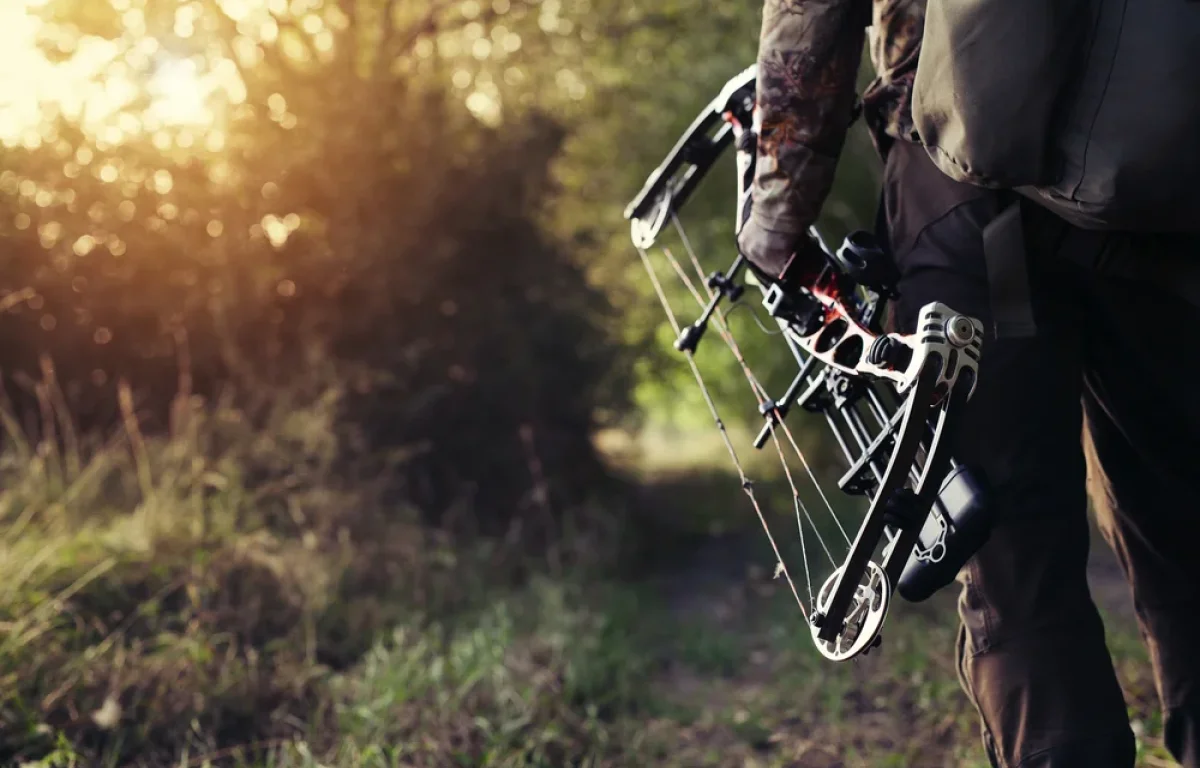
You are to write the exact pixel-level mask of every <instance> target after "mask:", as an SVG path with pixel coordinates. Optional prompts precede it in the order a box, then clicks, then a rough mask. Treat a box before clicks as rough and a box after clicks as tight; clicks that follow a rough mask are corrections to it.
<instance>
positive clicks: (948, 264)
mask: <svg viewBox="0 0 1200 768" xmlns="http://www.w3.org/2000/svg"><path fill="white" fill-rule="evenodd" d="M884 198H885V203H886V205H885V210H886V215H887V220H888V221H887V223H888V228H889V231H890V233H891V235H892V237H891V242H892V246H893V251H894V254H895V257H896V260H897V263H898V264H899V266H900V269H901V273H902V281H901V292H902V297H901V300H900V301H899V302H898V307H897V318H896V319H897V322H898V323H899V324H900V325H901V326H902V327H903V328H904V329H905V330H910V329H911V328H912V325H913V324H914V323H915V315H916V312H917V310H918V309H919V308H920V307H921V306H922V305H923V304H925V303H926V302H928V301H933V300H937V301H942V302H945V303H946V304H948V305H950V306H951V307H953V308H954V309H956V310H958V311H960V312H965V313H967V314H971V315H975V316H977V317H980V318H981V319H982V320H983V321H984V324H985V326H987V327H989V328H990V327H991V322H990V320H991V308H992V303H991V301H990V297H989V291H988V271H987V268H986V266H985V262H984V256H983V236H982V231H983V227H985V226H986V225H987V224H988V223H989V222H990V221H991V220H993V218H994V217H995V216H996V214H997V213H998V211H999V210H1001V209H1002V207H1003V205H1004V202H1005V201H1003V200H1002V199H1001V198H1000V197H999V196H997V195H995V194H993V193H990V192H986V191H983V190H979V189H975V188H970V187H966V186H965V185H958V184H956V183H954V182H952V181H951V180H949V179H947V178H946V177H944V176H942V175H941V174H940V173H938V172H937V170H936V169H935V168H934V167H933V165H932V164H931V163H929V161H928V160H927V159H926V158H925V155H924V153H923V151H921V150H919V149H917V148H913V147H910V146H908V145H899V146H898V147H897V148H896V149H895V150H893V152H892V153H891V155H890V157H889V161H888V164H887V170H886V173H885V194H884ZM1022 208H1023V210H1022V217H1023V220H1024V225H1025V233H1024V239H1025V243H1026V248H1027V252H1028V258H1027V260H1026V264H1027V268H1028V285H1029V288H1030V291H1031V293H1030V305H1031V307H1032V312H1033V319H1034V321H1035V322H1036V333H1035V334H1033V335H1027V336H1020V337H1016V338H995V335H994V334H993V333H991V332H990V331H989V337H988V338H987V339H986V340H985V343H984V347H983V361H982V365H981V370H980V381H979V385H978V388H977V390H976V394H975V396H974V398H973V399H972V401H971V403H970V406H969V408H968V414H967V418H966V420H965V423H964V425H963V426H964V429H963V431H962V433H961V434H960V435H958V436H957V440H958V448H957V450H958V455H959V457H960V458H961V459H962V460H964V461H966V462H968V463H970V464H973V465H974V466H976V467H977V468H978V469H980V470H981V471H982V473H983V474H984V476H985V477H986V478H987V480H988V481H989V482H990V484H991V485H992V487H993V497H994V498H993V501H994V503H995V504H996V510H997V525H996V528H995V530H994V532H993V533H992V536H991V538H990V540H989V542H988V543H987V544H986V545H985V546H984V548H983V549H982V550H981V551H980V552H979V553H978V554H977V555H976V556H975V557H974V558H973V559H972V560H971V561H970V562H969V563H968V564H967V566H966V567H965V568H964V569H963V571H962V573H961V574H960V576H959V581H960V582H961V583H962V585H963V586H962V592H961V596H960V598H959V613H960V617H961V619H962V627H961V630H960V632H959V641H958V649H957V650H958V666H959V670H960V676H961V680H962V684H963V687H964V690H965V691H966V692H967V694H968V696H969V698H970V699H971V701H972V702H973V703H974V704H975V706H976V708H977V709H978V710H979V714H980V719H981V722H982V731H983V740H984V744H985V746H986V748H987V750H988V752H989V756H990V758H991V761H992V763H993V765H996V766H1005V767H1012V768H1016V767H1017V766H1020V768H1034V767H1035V766H1037V767H1038V768H1041V767H1043V766H1054V767H1056V768H1061V767H1063V766H1083V767H1086V768H1107V767H1108V766H1120V767H1121V768H1127V767H1128V766H1132V765H1133V763H1134V737H1133V734H1132V732H1131V730H1130V725H1129V721H1128V718H1127V710H1126V706H1125V703H1124V699H1123V697H1122V693H1121V690H1120V688H1119V686H1118V684H1117V680H1116V676H1115V674H1114V671H1113V664H1112V661H1111V659H1110V657H1109V654H1108V650H1107V647H1106V645H1105V639H1104V628H1103V626H1102V624H1101V620H1100V616H1099V614H1098V612H1097V610H1096V607H1095V605H1094V604H1093V602H1092V599H1091V595H1090V593H1089V590H1088V583H1087V578H1086V566H1087V559H1088V546H1089V539H1090V536H1089V526H1088V520H1087V493H1088V490H1089V489H1090V491H1091V494H1092V499H1093V503H1094V507H1095V510H1096V512H1097V515H1098V519H1099V523H1100V527H1101V529H1102V530H1103V532H1104V535H1105V537H1106V538H1107V539H1108V541H1109V542H1110V544H1111V545H1112V547H1113V549H1114V551H1115V552H1116V553H1117V555H1118V558H1119V560H1120V562H1121V564H1122V566H1123V567H1124V570H1125V573H1126V575H1127V577H1128V579H1129V581H1130V584H1131V585H1132V589H1133V595H1134V601H1135V605H1136V609H1137V614H1138V619H1139V621H1140V625H1141V631H1142V635H1143V638H1144V639H1145V641H1146V643H1147V644H1148V646H1149V648H1150V655H1151V659H1152V661H1153V665H1154V674H1155V679H1156V682H1157V684H1158V690H1159V694H1160V698H1161V701H1162V707H1163V714H1164V727H1165V739H1166V743H1167V746H1168V748H1169V749H1170V750H1171V752H1172V753H1173V754H1174V755H1175V757H1176V758H1177V759H1178V760H1179V761H1180V762H1182V763H1183V764H1184V765H1185V766H1188V767H1189V768H1200V552H1197V550H1196V547H1197V544H1198V543H1200V502H1198V501H1197V491H1198V489H1200V309H1198V308H1197V306H1196V305H1195V304H1194V303H1191V302H1188V301H1185V300H1183V299H1181V298H1178V297H1176V296H1173V295H1171V293H1170V291H1169V290H1168V289H1167V288H1165V287H1164V286H1162V285H1155V284H1151V283H1149V282H1147V281H1146V280H1145V279H1141V278H1137V277H1133V278H1130V277H1119V276H1116V275H1115V274H1114V273H1116V274H1125V273H1130V272H1132V271H1137V270H1132V269H1130V265H1137V264H1139V263H1140V264H1143V265H1144V264H1149V263H1150V260H1154V259H1159V258H1167V256H1164V255H1163V254H1177V255H1182V259H1183V261H1182V262H1181V263H1182V266H1181V267H1180V268H1181V269H1188V268H1190V269H1191V270H1192V271H1193V272H1196V271H1197V270H1200V247H1197V243H1196V241H1195V240H1192V241H1186V240H1181V239H1170V238H1147V237H1132V236H1123V235H1102V234H1096V233H1087V232H1083V231H1080V230H1076V229H1074V228H1072V227H1070V226H1069V225H1066V224H1065V223H1064V222H1062V221H1061V220H1060V219H1058V218H1056V217H1054V216H1052V215H1050V214H1048V213H1046V212H1044V211H1042V210H1041V209H1039V208H1037V207H1036V206H1033V205H1030V204H1026V205H1024V206H1022ZM1189 259H1190V264H1191V266H1190V267H1189ZM1156 263H1158V262H1156ZM1188 279H1195V277H1194V276H1192V277H1190V278H1188ZM1181 282H1182V281H1181ZM1081 403H1082V407H1081ZM1085 424H1086V428H1085ZM1081 435H1083V439H1082V440H1081ZM1193 483H1196V485H1193Z"/></svg>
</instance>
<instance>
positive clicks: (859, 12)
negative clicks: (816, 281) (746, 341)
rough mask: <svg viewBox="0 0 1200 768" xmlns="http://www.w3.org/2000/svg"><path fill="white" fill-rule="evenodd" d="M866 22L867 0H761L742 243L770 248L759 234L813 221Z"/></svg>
mask: <svg viewBox="0 0 1200 768" xmlns="http://www.w3.org/2000/svg"><path fill="white" fill-rule="evenodd" d="M869 23H870V0H766V7H765V9H764V13H763V25H762V35H761V37H760V40H759V53H758V108H759V113H760V115H759V116H760V119H761V121H762V124H761V128H760V135H759V143H758V162H757V170H756V174H755V179H754V189H753V197H754V204H753V207H752V212H751V221H750V222H749V223H748V226H747V229H748V230H750V231H747V232H745V233H744V239H743V246H750V249H751V250H760V251H770V250H772V249H775V250H778V248H779V247H780V246H778V245H777V244H776V245H772V244H770V243H768V242H767V241H776V242H777V243H778V242H783V241H789V240H790V241H791V244H794V242H795V238H796V237H798V236H799V235H801V234H802V233H803V232H804V231H805V230H806V229H807V228H808V226H809V225H811V224H812V223H813V222H815V221H816V219H817V215H818V214H819V213H820V210H821V205H822V204H823V203H824V202H825V198H826V197H827V196H828V195H829V190H830V187H831V186H832V185H833V177H834V171H835V170H836V167H837V161H838V155H839V154H840V153H841V151H842V146H843V145H844V143H845V139H846V132H847V130H848V128H849V126H850V122H851V113H852V110H853V107H854V101H855V96H856V93H855V80H856V77H857V74H858V66H859V62H860V60H861V58H862V52H863V41H864V38H865V36H866V27H867V25H868V24H869ZM746 239H749V240H750V242H747V241H746ZM755 240H758V241H759V242H757V243H755V242H753V241H755ZM748 255H752V254H748ZM771 260H772V261H774V259H771ZM764 266H765V265H764Z"/></svg>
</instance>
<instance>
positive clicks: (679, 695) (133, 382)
mask: <svg viewBox="0 0 1200 768" xmlns="http://www.w3.org/2000/svg"><path fill="white" fill-rule="evenodd" d="M760 19H761V7H760V4H757V3H755V2H735V1H734V0H0V383H2V387H0V395H2V397H0V422H2V423H0V427H2V430H3V446H2V450H0V764H4V765H10V764H13V765H18V764H24V765H42V766H66V765H80V766H92V765H105V766H108V765H112V766H123V765H138V766H143V765H144V766H175V765H270V766H285V765H286V766H291V765H296V766H299V765H305V766H317V765H338V766H341V765H347V766H359V765H362V766H368V765H371V766H373V765H379V766H393V765H396V766H400V765H404V766H476V765H478V766H485V765H486V766H518V765H520V766H531V765H536V766H550V767H553V768H558V767H559V766H568V765H569V766H583V765H587V766H647V765H680V766H699V765H714V766H717V765H719V766H785V765H787V766H792V765H798V766H840V765H892V766H906V765H921V766H937V765H983V764H984V763H983V762H982V757H981V752H980V750H979V749H978V747H977V743H976V742H977V737H976V730H975V725H974V723H973V719H972V718H971V716H970V715H969V713H967V712H966V711H965V703H966V700H965V699H964V698H961V696H960V694H959V692H958V688H957V683H956V681H955V676H954V672H953V662H952V648H953V632H954V617H953V599H954V595H952V594H946V595H939V596H938V597H937V598H936V599H935V600H933V601H931V603H929V604H927V605H922V606H908V605H901V606H899V607H898V610H896V611H894V614H893V616H892V618H891V620H890V622H889V632H887V633H886V634H887V635H888V637H887V638H886V639H885V644H884V648H883V653H881V654H872V656H871V657H869V658H868V659H866V660H864V661H862V662H860V663H856V664H854V665H848V666H835V665H832V664H830V663H829V662H825V661H823V660H820V659H819V657H818V656H817V654H816V651H815V650H814V649H813V648H812V644H811V640H810V637H809V633H808V630H807V628H806V627H805V625H804V624H803V622H802V619H801V617H800V616H799V614H798V612H797V610H796V608H795V605H794V603H792V602H790V601H791V596H790V592H788V591H787V590H786V589H785V588H784V586H783V585H782V583H781V582H779V581H778V580H775V579H774V578H773V575H774V573H773V571H774V567H775V560H774V556H773V555H772V554H771V553H770V549H769V546H768V544H767V541H766V539H765V537H764V536H763V535H762V531H761V527H759V521H758V519H757V518H756V517H755V516H754V514H753V510H752V508H751V507H750V506H749V505H748V503H747V501H746V499H745V496H744V495H743V493H742V491H741V489H740V487H739V484H738V481H737V478H736V475H734V474H732V467H731V466H729V463H728V457H727V455H726V454H725V449H724V446H723V445H722V444H721V443H720V441H719V438H718V436H717V434H716V433H715V431H714V430H713V429H712V423H711V419H710V417H709V415H708V411H707V409H706V408H705V406H704V403H703V400H702V399H701V397H700V393H699V391H698V390H697V388H696V387H695V384H694V382H693V380H692V378H691V374H690V371H689V370H688V369H687V367H686V365H684V364H683V363H682V360H681V359H680V358H679V357H678V356H676V355H675V354H674V353H673V352H672V351H671V349H670V343H669V342H670V341H671V340H672V338H673V334H672V332H671V331H670V329H669V327H668V326H667V325H666V323H665V322H664V317H663V314H662V311H661V309H660V307H659V306H658V304H657V301H656V299H655V297H654V294H653V292H652V289H651V286H650V284H649V283H648V281H647V280H646V279H645V275H644V272H643V271H642V266H641V264H640V263H639V262H638V260H637V257H636V253H635V252H634V250H633V249H632V247H631V245H630V243H629V237H628V228H627V223H626V222H625V221H623V219H622V217H621V212H622V209H623V208H624V206H625V204H626V203H627V202H628V201H629V199H631V198H632V196H633V195H634V194H635V193H636V192H637V191H638V189H639V188H640V187H641V185H642V183H643V181H644V180H645V178H646V176H647V175H648V174H649V173H650V172H651V171H652V170H653V169H654V167H655V166H657V164H658V163H659V162H660V161H661V160H662V158H663V157H664V156H665V154H666V152H667V151H668V149H669V148H670V147H671V146H672V145H673V144H674V142H675V141H676V140H677V138H678V137H679V135H680V134H681V132H682V131H683V130H684V129H685V128H686V126H687V125H688V124H689V123H690V122H691V121H692V119H693V118H694V117H695V116H696V114H697V113H698V112H699V110H700V109H701V108H702V107H703V106H704V105H706V104H707V103H708V102H709V101H710V100H711V99H712V98H713V97H714V96H715V95H716V93H717V91H718V90H719V89H720V87H721V86H722V85H723V84H724V83H725V82H726V80H727V79H728V78H729V77H731V76H733V75H734V74H735V73H737V72H738V71H740V70H742V69H743V68H744V67H746V66H747V65H749V64H750V63H752V62H753V60H754V55H755V51H756V47H757V37H758V29H759V23H760ZM871 74H872V73H871V71H870V64H869V63H867V62H866V60H865V59H864V66H863V70H862V72H861V76H862V79H863V81H864V82H865V81H866V80H867V79H869V77H870V76H871ZM726 161H727V163H726V164H724V165H721V166H719V167H718V168H717V169H716V170H715V171H714V173H713V175H712V177H711V178H710V180H709V182H708V184H707V185H706V186H705V187H704V188H703V189H702V191H701V193H700V194H699V195H698V197H697V198H696V199H695V200H693V201H692V205H691V206H690V207H689V209H688V211H687V226H688V232H689V234H691V235H692V245H694V246H695V248H696V251H697V252H698V253H700V254H701V255H702V257H703V259H704V260H705V261H706V267H708V268H717V267H722V266H724V265H725V264H726V263H727V262H728V261H729V260H730V256H731V255H732V219H731V216H730V213H731V211H732V200H733V188H734V187H733V185H734V176H733V167H732V162H731V158H726ZM839 173H840V176H839V180H838V183H837V186H836V189H835V192H834V196H833V199H832V200H831V201H830V203H829V204H828V205H827V206H826V210H825V213H824V218H823V221H822V222H821V227H822V229H823V230H824V232H825V234H826V236H827V237H828V238H831V239H833V240H835V241H836V240H837V239H840V237H841V236H842V235H843V234H844V233H846V232H847V231H849V230H851V229H854V228H859V227H862V226H864V225H866V224H869V223H870V222H871V221H872V217H873V215H874V206H875V200H876V196H877V193H878V190H877V179H878V175H879V167H878V161H877V159H876V157H875V155H874V151H873V150H872V148H871V146H870V143H869V141H868V140H867V139H866V136H865V134H864V133H862V130H861V126H859V127H856V129H855V131H854V133H853V135H852V136H851V139H850V142H849V145H848V147H847V150H846V153H845V156H844V161H843V163H842V166H841V170H840V172H839ZM672 299H673V300H678V304H677V306H678V307H679V308H680V309H681V310H682V309H683V308H685V307H686V306H687V305H686V301H688V300H690V299H689V298H688V297H687V295H686V294H684V293H682V292H681V291H680V292H676V293H673V294H672ZM691 311H692V310H690V309H687V310H686V311H681V316H683V317H685V318H686V317H688V316H689V315H690V313H691ZM731 322H732V323H733V324H734V326H735V329H736V330H738V331H739V339H740V340H741V343H742V348H743V349H744V350H745V351H746V353H747V356H748V357H750V358H752V359H753V361H754V363H755V367H756V370H757V371H758V373H759V374H760V376H761V377H762V378H763V380H764V381H767V382H769V383H771V384H773V385H774V384H776V383H780V382H782V383H784V384H785V383H786V382H787V381H788V380H790V377H791V375H792V374H793V373H794V369H793V368H792V365H793V364H792V363H791V361H790V358H788V357H786V356H785V355H786V352H785V350H784V349H783V348H782V347H781V346H780V345H778V340H775V339H772V338H771V337H769V336H767V335H765V334H763V333H762V332H761V331H760V330H758V329H757V328H756V326H755V324H754V323H753V317H752V313H750V312H743V313H741V314H740V315H739V316H737V317H736V318H734V319H732V320H731ZM709 347H711V349H710V348H708V347H705V348H702V351H701V353H700V354H699V356H698V359H699V361H700V363H701V367H702V369H703V370H704V371H705V374H706V378H707V380H708V381H709V383H710V384H711V385H712V387H713V390H714V392H715V394H716V398H717V401H718V404H719V405H720V407H721V408H722V412H723V415H724V416H725V418H726V421H727V423H728V424H729V427H730V430H731V432H732V433H734V436H735V439H738V440H740V443H739V444H741V445H745V442H746V433H747V432H749V431H751V430H757V426H758V418H759V417H758V416H757V412H756V410H755V407H754V405H755V404H754V401H753V399H752V397H751V395H750V392H749V390H748V389H747V386H746V382H745V379H744V378H743V377H742V374H741V371H740V369H739V367H738V366H737V364H736V361H735V360H734V359H733V358H732V356H730V355H729V354H728V352H727V350H725V349H723V348H721V349H718V348H717V347H718V345H717V344H715V343H711V344H710V345H709ZM780 386H782V384H780ZM795 428H796V429H797V430H798V433H797V434H798V439H799V440H800V442H801V443H802V445H803V447H804V448H805V453H806V455H807V456H809V457H810V460H811V461H812V462H813V464H814V467H816V468H817V471H818V473H820V472H825V471H830V472H832V471H835V466H834V463H833V458H834V455H833V453H832V451H831V449H830V446H828V445H826V444H825V443H823V442H822V440H821V436H820V433H819V431H818V430H817V429H815V422H814V423H813V424H804V423H802V420H796V424H795ZM747 448H748V446H747ZM745 453H747V454H753V451H748V450H747V451H745ZM770 458H771V457H769V456H765V455H762V456H758V455H754V456H748V457H747V461H748V464H749V466H750V468H751V469H752V471H753V472H754V473H756V474H755V476H756V478H757V477H760V478H761V479H762V481H763V483H764V484H763V486H762V487H763V488H764V491H763V492H762V496H763V498H765V499H767V500H768V501H773V502H777V503H774V504H772V505H769V506H771V507H773V508H775V511H772V512H770V514H772V515H774V514H775V512H778V513H779V514H780V515H782V517H781V518H780V524H781V525H785V526H786V524H787V519H788V518H787V516H788V514H790V513H791V509H792V508H791V496H790V494H789V493H788V492H787V491H786V487H785V486H782V485H781V482H782V479H781V473H780V472H779V466H778V461H777V460H776V461H775V463H774V464H771V462H770V461H769V459H770ZM805 492H806V493H807V492H808V491H805ZM784 530H786V528H785V529H784ZM1110 575H1111V574H1110ZM1103 583H1105V584H1109V585H1110V586H1111V587H1112V588H1111V589H1110V590H1109V591H1110V593H1111V594H1112V595H1113V599H1112V600H1111V601H1109V605H1112V606H1115V607H1114V608H1113V610H1115V611H1119V610H1122V609H1123V607H1124V604H1123V603H1122V602H1121V601H1122V600H1123V599H1127V598H1124V592H1123V591H1122V588H1121V587H1120V585H1119V584H1116V583H1114V582H1113V581H1112V580H1111V579H1109V580H1108V581H1106V582H1103ZM1113 624H1114V626H1115V627H1116V628H1115V629H1114V631H1113V632H1114V633H1113V638H1112V643H1113V648H1114V650H1115V651H1116V652H1117V653H1118V654H1119V658H1120V665H1121V671H1122V676H1123V681H1124V682H1125V683H1126V684H1127V690H1128V693H1129V696H1130V702H1131V708H1132V709H1133V711H1134V712H1135V714H1136V716H1137V718H1138V723H1139V728H1140V729H1141V731H1140V734H1141V737H1142V750H1143V757H1144V759H1145V760H1146V761H1147V762H1146V764H1147V765H1156V764H1165V763H1163V762H1162V758H1161V754H1162V752H1161V750H1160V749H1159V748H1158V746H1157V745H1158V739H1157V734H1158V732H1159V729H1160V724H1159V723H1158V722H1157V720H1156V715H1155V714H1154V709H1155V705H1154V701H1153V688H1152V682H1151V681H1150V679H1149V677H1148V675H1149V673H1148V671H1147V668H1146V665H1145V662H1144V652H1143V651H1142V650H1141V647H1140V645H1138V644H1137V642H1136V632H1135V630H1133V628H1132V627H1131V626H1129V625H1128V621H1127V620H1126V621H1125V624H1124V625H1122V624H1120V622H1113ZM1155 761H1158V762H1155Z"/></svg>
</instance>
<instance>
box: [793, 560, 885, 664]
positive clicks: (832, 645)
mask: <svg viewBox="0 0 1200 768" xmlns="http://www.w3.org/2000/svg"><path fill="white" fill-rule="evenodd" d="M842 570H843V569H842V568H839V569H837V570H836V571H834V572H833V573H832V574H831V575H830V576H829V578H828V579H826V580H825V583H824V584H823V585H822V586H821V592H820V595H819V596H818V597H817V611H818V613H817V614H816V615H817V616H821V615H824V614H825V612H826V609H827V608H828V607H829V603H830V602H831V600H832V599H833V593H834V590H835V588H836V587H837V583H838V579H840V578H841V575H842ZM891 596H892V585H891V581H890V580H889V579H888V575H887V573H886V572H885V571H884V570H883V569H882V568H880V567H879V565H878V564H876V563H875V562H874V561H871V562H869V563H867V569H866V573H865V575H864V577H863V579H862V581H861V582H859V584H858V587H857V589H855V591H854V599H853V602H851V604H850V610H848V611H847V612H846V623H845V625H844V626H843V627H842V631H841V632H839V633H838V635H837V637H836V638H834V639H833V640H830V641H824V640H822V639H821V638H820V636H819V633H820V631H821V627H820V626H818V625H817V624H814V625H813V626H812V636H813V642H815V643H816V644H817V650H818V651H820V652H821V655H822V656H824V657H825V658H827V659H829V660H831V661H846V660H847V659H850V658H853V657H855V656H857V655H859V654H860V653H864V652H866V651H868V650H869V649H870V648H871V647H872V645H873V644H874V643H875V640H876V638H878V637H879V631H880V630H881V629H882V628H883V620H884V619H885V618H886V617H887V610H888V605H889V604H890V603H891Z"/></svg>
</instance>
